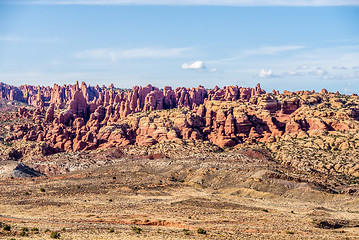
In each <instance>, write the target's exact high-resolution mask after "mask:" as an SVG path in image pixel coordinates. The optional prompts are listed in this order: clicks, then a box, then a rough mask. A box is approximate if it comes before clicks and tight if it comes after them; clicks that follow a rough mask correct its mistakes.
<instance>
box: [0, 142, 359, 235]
mask: <svg viewBox="0 0 359 240" xmlns="http://www.w3.org/2000/svg"><path fill="white" fill-rule="evenodd" d="M178 148H180V146H178ZM185 150H186V149H181V151H185ZM118 151H119V150H98V151H96V152H93V153H90V154H92V156H91V158H89V157H88V156H86V155H88V154H89V153H81V154H77V155H76V156H74V155H73V154H67V155H68V156H67V157H70V156H71V155H72V156H71V157H74V158H78V159H82V161H86V159H93V158H94V156H97V155H100V156H101V157H103V156H105V158H106V159H109V160H110V163H105V164H103V165H102V166H100V165H99V164H102V162H101V158H100V159H99V161H98V162H97V163H96V164H97V165H96V166H94V167H89V168H85V169H81V170H76V171H72V172H70V173H67V174H61V175H52V176H40V177H33V178H6V179H2V180H1V182H0V192H1V194H0V197H1V200H0V203H1V204H0V212H1V215H0V222H1V223H2V225H3V226H4V225H5V224H8V225H10V226H11V230H10V231H5V230H1V232H0V234H1V235H0V238H1V239H11V238H14V239H49V238H50V235H51V232H55V231H56V232H58V233H60V237H61V239H358V238H359V198H358V196H357V195H356V196H355V195H348V194H338V193H332V192H330V191H329V190H328V189H324V188H323V186H322V185H320V184H317V182H320V178H321V177H322V176H313V175H311V174H308V173H305V172H299V171H293V170H291V169H289V168H286V167H284V166H283V165H281V164H278V163H277V162H275V161H273V160H271V159H270V158H269V157H268V156H267V155H266V152H264V151H263V150H261V149H252V148H244V149H231V150H227V151H221V152H209V153H207V154H201V156H196V155H195V154H192V153H189V154H188V157H177V158H175V157H173V158H168V157H163V156H161V155H147V156H143V157H138V156H135V157H133V156H131V155H130V154H129V153H130V152H131V151H137V152H139V153H140V152H141V151H144V148H142V149H141V148H140V149H138V148H136V149H135V148H133V149H130V150H127V152H126V153H127V154H119V153H118ZM197 155H199V154H197ZM65 156H66V154H65V155H61V156H59V157H65ZM4 164H5V163H4ZM6 164H7V165H11V164H10V163H6ZM25 228H26V229H28V231H26V229H25ZM35 228H37V229H38V231H32V230H34V229H35ZM199 228H202V229H204V230H205V232H206V233H205V234H199V233H197V230H198V229H199ZM24 229H25V231H24ZM139 229H140V230H139ZM21 232H25V234H22V235H26V236H20V234H21Z"/></svg>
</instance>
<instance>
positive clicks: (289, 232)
mask: <svg viewBox="0 0 359 240" xmlns="http://www.w3.org/2000/svg"><path fill="white" fill-rule="evenodd" d="M286 233H287V234H290V235H293V234H294V232H292V231H286Z"/></svg>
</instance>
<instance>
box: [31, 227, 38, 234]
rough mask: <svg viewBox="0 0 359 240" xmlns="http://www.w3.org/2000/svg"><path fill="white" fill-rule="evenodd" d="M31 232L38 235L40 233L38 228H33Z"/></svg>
mask: <svg viewBox="0 0 359 240" xmlns="http://www.w3.org/2000/svg"><path fill="white" fill-rule="evenodd" d="M30 231H31V232H35V233H38V232H39V229H38V228H36V227H33V228H31V230H30Z"/></svg>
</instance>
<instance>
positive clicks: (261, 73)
mask: <svg viewBox="0 0 359 240" xmlns="http://www.w3.org/2000/svg"><path fill="white" fill-rule="evenodd" d="M258 76H259V77H260V78H270V77H273V71H272V70H271V69H269V70H268V71H266V70H264V69H261V70H260V71H259V73H258Z"/></svg>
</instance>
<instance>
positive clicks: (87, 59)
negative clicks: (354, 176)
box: [0, 0, 359, 94]
mask: <svg viewBox="0 0 359 240" xmlns="http://www.w3.org/2000/svg"><path fill="white" fill-rule="evenodd" d="M273 2H274V4H273ZM0 81H2V82H5V83H8V84H12V85H21V84H31V85H50V86H52V85H53V84H54V83H58V84H68V83H74V82H75V81H85V82H86V83H88V84H90V85H95V84H99V85H103V84H104V85H109V84H111V83H114V85H115V86H116V87H122V88H129V87H132V86H134V85H147V84H148V83H151V84H153V85H155V86H158V87H163V86H166V85H169V86H172V87H177V86H186V87H196V86H198V85H204V86H205V87H207V88H212V87H214V86H215V85H218V86H221V87H222V86H225V85H239V86H251V87H253V86H255V84H256V83H258V82H259V83H261V86H262V87H263V88H264V89H266V90H267V91H271V90H272V89H277V90H280V91H283V90H292V91H294V90H302V89H307V90H312V89H314V90H316V91H318V90H320V89H321V88H327V89H328V90H330V91H337V90H338V91H340V92H341V93H347V94H350V93H359V0H342V1H339V0H338V1H337V0H314V1H307V0H293V1H284V0H277V1H266V0H254V1H253V0H252V1H249V0H222V1H219V0H192V1H190V0H182V1H181V0H177V1H174V0H173V1H164V0H147V1H146V0H104V1H100V0H51V1H50V0H42V1H41V0H38V1H35V0H34V1H32V0H28V1H22V0H12V1H6V0H3V1H1V2H0Z"/></svg>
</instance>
